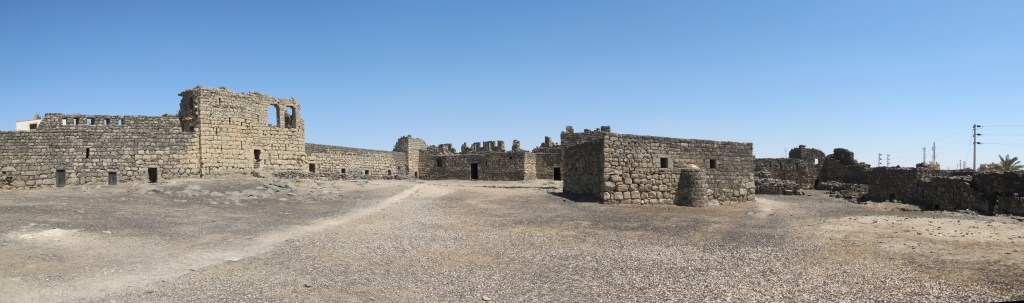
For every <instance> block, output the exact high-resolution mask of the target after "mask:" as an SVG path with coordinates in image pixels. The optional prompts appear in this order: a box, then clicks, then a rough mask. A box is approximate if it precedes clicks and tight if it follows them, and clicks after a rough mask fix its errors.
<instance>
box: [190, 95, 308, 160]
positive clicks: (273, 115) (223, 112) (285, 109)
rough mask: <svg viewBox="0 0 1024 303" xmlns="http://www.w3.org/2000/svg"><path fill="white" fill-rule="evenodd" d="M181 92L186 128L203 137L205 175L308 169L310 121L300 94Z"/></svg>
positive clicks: (200, 137)
mask: <svg viewBox="0 0 1024 303" xmlns="http://www.w3.org/2000/svg"><path fill="white" fill-rule="evenodd" d="M179 96H181V106H180V110H179V116H181V120H182V122H181V124H182V129H181V130H183V131H186V132H195V133H196V135H197V136H198V138H199V142H198V144H199V145H200V148H199V150H200V153H199V161H200V163H201V165H202V173H203V174H204V175H226V174H250V173H253V172H254V171H255V170H267V171H281V170H292V171H301V170H304V169H305V167H304V166H305V165H306V146H305V144H306V132H305V123H303V120H302V118H301V114H300V113H301V110H302V109H301V107H300V106H299V104H298V102H296V101H295V99H294V98H291V99H283V98H274V97H270V96H267V95H264V94H261V93H258V92H249V93H236V92H233V91H231V90H228V89H226V88H223V87H221V88H208V87H202V86H197V87H195V88H192V89H189V90H186V91H184V92H182V93H181V94H179Z"/></svg>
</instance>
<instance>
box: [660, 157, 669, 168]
mask: <svg viewBox="0 0 1024 303" xmlns="http://www.w3.org/2000/svg"><path fill="white" fill-rule="evenodd" d="M661 168H668V158H661Z"/></svg>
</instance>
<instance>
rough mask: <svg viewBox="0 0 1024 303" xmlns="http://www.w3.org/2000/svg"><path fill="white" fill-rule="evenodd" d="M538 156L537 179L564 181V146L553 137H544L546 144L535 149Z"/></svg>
mask: <svg viewBox="0 0 1024 303" xmlns="http://www.w3.org/2000/svg"><path fill="white" fill-rule="evenodd" d="M532 153H533V154H534V155H535V156H536V158H537V161H536V174H537V179H542V180H562V146H561V145H559V144H557V143H554V142H553V141H552V140H551V137H544V143H541V145H540V146H538V147H536V148H534V149H533V151H532Z"/></svg>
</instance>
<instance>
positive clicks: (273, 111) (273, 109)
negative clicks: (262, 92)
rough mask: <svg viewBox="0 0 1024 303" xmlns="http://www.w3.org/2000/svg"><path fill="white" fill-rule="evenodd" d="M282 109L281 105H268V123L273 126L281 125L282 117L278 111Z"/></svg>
mask: <svg viewBox="0 0 1024 303" xmlns="http://www.w3.org/2000/svg"><path fill="white" fill-rule="evenodd" d="M280 109H281V108H280V107H278V106H277V105H274V104H271V105H269V106H267V125H270V126H273V127H278V126H281V120H280V117H278V116H277V113H278V112H279V111H280Z"/></svg>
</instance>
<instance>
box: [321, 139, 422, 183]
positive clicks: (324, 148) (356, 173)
mask: <svg viewBox="0 0 1024 303" xmlns="http://www.w3.org/2000/svg"><path fill="white" fill-rule="evenodd" d="M306 154H307V162H308V164H309V165H315V171H316V173H318V174H323V175H342V176H344V177H345V178H347V179H356V178H367V179H378V178H396V177H398V176H407V175H408V174H407V170H406V167H408V166H407V164H406V162H405V161H406V159H407V157H406V155H405V153H401V152H389V151H379V150H370V149H361V148H351V147H340V146H330V145H321V144H306ZM307 168H308V167H307ZM307 171H308V169H307Z"/></svg>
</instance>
